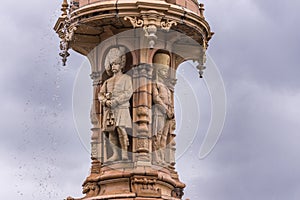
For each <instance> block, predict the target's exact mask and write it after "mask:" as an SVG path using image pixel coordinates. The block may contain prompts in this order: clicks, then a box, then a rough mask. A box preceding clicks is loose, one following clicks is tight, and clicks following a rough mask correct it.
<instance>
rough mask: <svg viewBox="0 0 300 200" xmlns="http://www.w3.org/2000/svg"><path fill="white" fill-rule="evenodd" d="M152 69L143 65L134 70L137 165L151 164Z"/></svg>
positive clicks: (134, 149)
mask: <svg viewBox="0 0 300 200" xmlns="http://www.w3.org/2000/svg"><path fill="white" fill-rule="evenodd" d="M152 71H153V70H152V67H151V65H150V64H146V63H142V64H139V65H137V66H135V67H134V68H133V77H132V78H133V87H134V88H135V90H134V93H133V123H134V126H133V155H134V161H135V162H136V164H137V165H145V164H146V165H149V164H150V162H151V161H150V160H151V157H150V151H151V140H150V138H151V133H150V132H151V127H150V126H149V124H150V121H151V102H152V99H151V98H152V96H151V79H152Z"/></svg>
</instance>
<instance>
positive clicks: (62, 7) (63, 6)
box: [61, 0, 69, 16]
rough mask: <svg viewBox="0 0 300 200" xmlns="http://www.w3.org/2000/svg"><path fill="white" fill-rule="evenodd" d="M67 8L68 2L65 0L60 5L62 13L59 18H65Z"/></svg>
mask: <svg viewBox="0 0 300 200" xmlns="http://www.w3.org/2000/svg"><path fill="white" fill-rule="evenodd" d="M68 7H69V4H68V1H67V0H63V3H62V5H61V11H62V14H61V16H67V14H68V13H67V9H68Z"/></svg>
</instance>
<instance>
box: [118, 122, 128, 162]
mask: <svg viewBox="0 0 300 200" xmlns="http://www.w3.org/2000/svg"><path fill="white" fill-rule="evenodd" d="M118 133H119V138H120V145H121V149H122V155H121V156H122V160H128V152H127V150H128V146H129V140H128V136H127V133H126V130H125V128H123V127H118Z"/></svg>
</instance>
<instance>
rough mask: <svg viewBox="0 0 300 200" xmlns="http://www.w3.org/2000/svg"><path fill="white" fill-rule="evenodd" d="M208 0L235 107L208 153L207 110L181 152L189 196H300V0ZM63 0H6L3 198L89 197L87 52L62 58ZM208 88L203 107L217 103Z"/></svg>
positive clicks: (215, 55) (1, 84)
mask: <svg viewBox="0 0 300 200" xmlns="http://www.w3.org/2000/svg"><path fill="white" fill-rule="evenodd" d="M202 2H204V3H205V7H206V11H205V15H206V18H207V20H208V22H209V23H210V25H211V27H212V30H213V31H214V32H215V33H216V34H215V35H214V37H213V39H212V40H211V41H210V46H209V55H210V56H211V57H212V59H213V60H214V62H215V63H216V65H217V66H218V69H219V71H220V73H221V75H222V77H223V80H224V83H225V87H226V93H227V98H228V99H227V117H226V123H225V126H224V130H223V133H222V135H221V137H220V140H219V142H218V144H217V145H216V147H215V148H214V150H213V151H212V152H211V154H209V156H208V157H206V158H205V159H203V160H200V159H199V158H198V157H197V156H194V155H196V154H198V152H199V145H200V144H201V142H202V140H203V133H202V132H203V131H202V129H206V128H207V124H208V119H207V118H208V117H207V118H205V116H206V115H205V114H202V117H203V116H204V118H200V119H201V120H202V121H200V125H199V126H200V127H199V133H198V134H197V135H196V136H195V138H194V140H193V143H192V145H191V146H190V147H189V149H188V150H187V151H186V152H185V153H184V154H183V156H181V157H180V158H179V159H178V160H177V170H178V171H179V174H180V177H181V179H182V180H183V181H184V182H185V183H186V184H187V188H186V190H185V191H186V192H185V193H186V195H185V198H190V199H194V200H197V199H203V200H298V199H300V181H299V180H300V171H299V169H300V160H299V157H300V147H299V141H300V135H299V130H300V123H299V122H300V105H299V104H300V79H299V77H298V76H299V75H300V68H299V53H300V31H299V29H300V23H299V20H300V13H299V9H300V1H298V0H286V1H278V0H264V1H261V0H236V1H233V0H230V1H228V0H227V1H225V0H206V1H202ZM60 4H61V2H60V1H38V0H27V1H18V2H14V1H3V2H1V7H0V27H1V31H0V44H1V53H0V58H1V59H0V60H1V63H2V64H1V66H0V94H1V104H0V117H1V120H0V130H1V139H0V160H1V162H0V177H1V178H0V186H1V192H0V198H1V199H5V198H6V199H8V198H10V199H15V200H29V199H32V200H34V199H37V200H40V199H49V200H50V199H51V200H53V199H63V198H65V197H67V196H69V195H71V196H75V197H80V196H81V184H82V182H83V181H84V179H85V178H86V176H87V175H88V171H89V167H90V159H89V153H88V152H87V151H86V147H85V145H84V144H82V143H84V142H82V141H81V139H80V137H78V135H77V132H76V126H75V123H74V120H73V111H72V92H73V84H74V81H75V78H76V74H77V72H78V70H79V69H80V67H81V65H82V63H83V62H84V60H85V59H84V58H83V57H82V56H80V55H78V54H76V53H75V52H72V55H71V56H70V57H69V60H68V65H67V66H66V67H62V66H61V64H60V58H59V56H58V52H59V49H58V46H59V39H58V37H57V35H56V34H55V33H54V31H53V26H54V24H55V21H56V19H57V17H58V16H59V15H60ZM86 73H87V75H88V72H86ZM193 80H194V79H192V80H191V81H193ZM197 81H199V82H196V79H195V82H194V83H195V84H203V83H201V81H202V80H197ZM203 88H204V87H203ZM199 92H200V93H201V92H202V91H199ZM206 92H207V91H206ZM202 97H203V99H202V100H200V102H199V105H200V109H201V107H203V106H204V107H205V106H208V107H209V106H210V105H206V104H207V96H206V95H203V96H202ZM181 103H182V102H181ZM203 110H205V109H203ZM88 112H89V110H88V111H87V117H88ZM202 124H203V125H202ZM87 134H89V133H87ZM179 137H182V136H179ZM177 143H180V140H179V141H177Z"/></svg>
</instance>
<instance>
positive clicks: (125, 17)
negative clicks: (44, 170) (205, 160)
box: [54, 0, 213, 200]
mask: <svg viewBox="0 0 300 200" xmlns="http://www.w3.org/2000/svg"><path fill="white" fill-rule="evenodd" d="M61 10H62V15H61V16H60V17H59V19H58V20H57V22H56V24H55V27H54V29H55V31H56V32H57V33H58V35H59V37H60V38H61V42H60V48H61V52H60V56H61V57H62V62H63V64H64V65H65V64H66V62H67V58H68V56H69V55H70V54H69V52H68V51H69V49H73V50H74V51H76V52H78V53H80V54H82V55H85V56H87V58H88V59H89V61H90V65H91V78H92V80H93V102H92V108H91V123H92V128H91V159H92V165H91V170H90V175H89V176H88V177H87V178H86V180H85V181H84V183H83V185H82V186H83V194H85V196H84V197H82V198H72V197H68V198H67V199H69V200H71V199H86V200H98V199H117V200H121V199H122V200H125V199H128V200H129V199H132V200H133V199H136V200H154V199H160V200H163V199H168V200H171V199H172V200H179V199H181V198H182V196H183V189H184V188H185V184H184V183H182V182H181V181H180V179H179V176H178V173H177V171H176V170H175V161H176V159H175V152H176V143H175V137H176V134H175V133H176V131H175V129H176V116H175V113H174V87H175V85H176V70H177V68H178V66H179V64H181V63H182V62H184V61H186V60H193V61H195V62H196V63H197V69H198V70H199V75H200V77H202V76H203V71H204V69H205V66H204V65H205V60H206V57H205V52H206V49H207V47H208V41H209V40H210V39H211V37H212V35H213V33H212V32H211V31H210V27H209V24H208V23H207V22H206V20H205V17H204V5H203V4H198V2H197V1H196V0H186V1H184V0H152V1H146V0H140V1H133V0H114V1H107V0H73V1H71V2H67V0H64V1H63V4H62V8H61ZM83 98H84V97H83ZM179 142H180V141H179Z"/></svg>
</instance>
